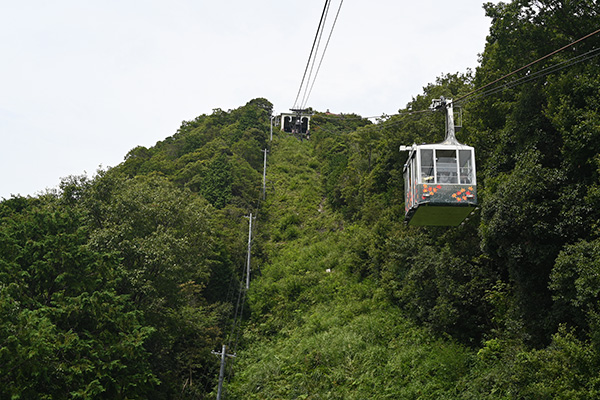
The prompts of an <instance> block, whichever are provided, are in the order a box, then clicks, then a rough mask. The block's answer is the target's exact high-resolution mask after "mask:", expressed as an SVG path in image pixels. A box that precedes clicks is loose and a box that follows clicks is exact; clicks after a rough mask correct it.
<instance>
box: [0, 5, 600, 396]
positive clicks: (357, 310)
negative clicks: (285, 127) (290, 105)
mask: <svg viewBox="0 0 600 400" xmlns="http://www.w3.org/2000/svg"><path fill="white" fill-rule="evenodd" d="M596 3H597V2H596V1H592V0H578V1H554V0H552V1H550V0H514V1H512V2H511V3H498V4H496V5H494V4H491V3H489V4H486V5H484V8H485V10H486V13H487V15H488V16H489V17H490V18H491V20H492V26H491V29H490V34H489V36H488V38H487V44H486V48H485V51H484V53H483V54H482V55H481V58H480V65H479V67H478V68H477V69H476V71H467V72H464V73H456V74H446V75H443V76H441V77H439V78H438V79H437V80H436V81H435V82H434V83H431V84H429V85H427V86H426V87H424V88H423V93H421V94H418V95H416V96H415V97H414V98H413V99H412V101H411V102H410V103H409V104H407V105H406V107H404V108H402V109H400V110H399V114H398V115H395V116H391V117H382V118H381V119H380V120H379V121H368V120H366V119H363V118H361V117H360V116H359V115H356V114H342V115H332V114H329V113H316V114H315V115H314V116H313V118H312V120H311V135H310V140H309V141H299V140H297V139H296V138H294V137H292V136H287V135H285V134H283V133H280V132H276V135H275V139H274V141H273V142H270V141H268V132H269V123H270V116H271V114H272V105H271V103H269V102H268V101H267V100H265V99H262V98H258V99H254V100H252V101H250V102H248V103H247V104H246V105H245V106H243V107H240V108H238V109H235V110H229V111H223V110H221V109H215V110H213V113H212V114H210V115H201V116H199V117H197V118H196V119H194V120H192V121H185V122H183V123H182V125H181V128H180V129H179V130H178V131H177V132H176V133H175V134H174V135H173V136H172V137H169V138H167V139H165V140H164V141H161V142H159V143H157V144H156V145H155V146H154V147H152V148H144V147H137V148H135V149H133V150H131V151H130V152H129V153H128V154H127V156H126V159H125V161H124V162H123V163H122V164H120V165H119V166H117V167H115V168H112V169H110V170H108V171H99V173H98V175H97V176H95V177H94V178H86V177H69V178H66V179H65V180H64V181H63V182H62V184H61V185H60V188H59V190H57V191H50V192H48V193H46V194H43V195H40V196H37V197H34V198H32V197H28V198H23V197H13V198H11V199H6V200H3V201H2V202H0V397H1V398H15V399H17V398H48V399H50V398H52V399H54V398H56V399H60V398H85V399H91V398H123V399H124V398H153V399H154V398H156V399H161V398H212V397H214V396H215V387H216V383H217V376H218V372H219V371H218V369H219V365H218V359H217V358H216V357H214V356H213V355H212V354H210V353H211V350H216V349H219V348H220V346H221V344H222V343H229V344H231V343H232V342H235V348H233V349H230V350H233V351H237V358H236V359H235V360H230V361H228V366H229V368H228V378H229V380H228V382H227V384H226V397H227V398H239V399H242V398H243V399H247V398H256V399H281V398H290V399H320V398H328V399H365V398H369V399H398V398H401V399H403V398H408V399H413V398H414V399H521V398H535V399H556V398H564V399H594V398H598V396H599V395H600V393H599V392H600V380H599V378H598V377H599V376H600V289H599V288H600V279H599V278H598V276H599V268H600V230H599V227H600V157H599V156H598V154H600V94H599V93H600V92H599V91H598V88H599V87H600V63H599V61H598V58H597V57H594V56H595V54H596V53H594V51H595V50H596V49H598V48H600V35H595V36H592V37H590V38H588V39H586V40H583V41H581V42H578V43H577V44H576V45H575V46H571V47H569V48H568V49H566V50H565V51H562V52H559V53H557V54H556V55H554V56H552V57H549V58H547V59H544V61H543V62H540V63H535V64H532V65H531V66H530V67H528V68H527V69H526V70H523V71H521V72H519V73H518V74H515V75H513V76H511V77H510V79H509V80H504V81H502V85H501V86H491V87H488V88H487V90H484V91H480V92H476V93H475V94H471V93H472V92H473V90H474V89H477V88H482V87H484V86H485V85H486V84H488V83H489V82H493V81H494V80H496V79H497V78H500V77H502V76H504V75H506V74H508V73H509V72H511V71H514V70H515V69H517V68H519V67H521V66H522V65H524V64H526V63H529V62H532V61H535V60H537V59H539V58H540V57H542V56H544V55H546V54H548V53H550V52H551V51H553V50H555V49H558V48H561V47H563V46H565V45H567V44H569V43H571V42H573V41H575V40H577V39H579V38H581V37H583V36H584V35H586V34H588V33H590V32H593V31H594V30H595V29H597V26H596V25H597V20H598V13H599V11H598V10H600V7H598V4H596ZM577 61H579V62H577ZM582 61H583V62H582ZM441 96H444V97H446V98H453V99H461V98H462V99H463V100H462V101H460V102H459V105H460V106H461V107H462V115H463V121H462V125H463V128H462V129H461V130H460V131H459V132H458V134H457V136H458V139H459V141H461V142H464V143H467V144H470V145H473V146H474V147H475V148H476V155H477V174H478V197H479V201H480V208H479V209H478V210H477V211H476V212H475V213H474V214H473V215H472V216H471V217H470V218H469V219H468V220H467V221H465V223H464V224H462V225H461V226H459V227H455V228H446V227H407V226H406V225H405V224H404V222H403V219H404V207H403V199H404V196H403V179H402V168H403V164H404V162H405V157H406V155H405V154H403V153H400V152H399V151H398V148H399V146H400V145H409V144H411V143H413V142H417V143H421V142H431V143H435V142H439V141H441V140H442V136H443V130H444V120H443V116H442V115H441V114H439V113H422V112H420V111H422V110H426V109H427V108H428V106H429V105H430V103H431V101H432V100H433V99H436V98H440V97H441ZM415 111H419V112H418V113H414V112H415ZM265 148H269V153H268V154H269V161H268V173H267V177H268V185H267V197H266V200H264V201H260V200H259V199H261V197H262V196H261V190H260V189H261V173H262V161H263V158H262V157H263V153H262V150H263V149H265ZM249 212H254V213H255V215H256V212H258V219H257V221H256V225H255V228H256V230H255V235H256V237H255V239H254V242H253V247H252V249H253V250H252V256H253V258H252V260H253V266H252V268H253V275H252V284H251V287H250V289H249V291H248V292H247V293H246V292H243V291H242V292H240V291H238V288H240V285H239V284H240V281H242V280H243V278H244V276H243V266H244V264H245V256H246V254H245V252H246V248H247V247H246V246H247V243H246V241H247V233H248V231H247V229H248V228H247V227H248V221H247V219H245V218H244V216H245V215H247V214H248V213H249ZM239 299H242V300H246V302H245V303H242V304H240V303H239V301H238V300H239ZM240 315H241V316H242V317H243V326H242V327H243V332H242V333H241V335H240V336H239V337H238V333H236V332H234V329H232V328H234V327H235V326H233V325H232V324H233V323H234V322H235V323H236V324H238V323H239V321H240V320H239V318H238V317H239V316H240ZM236 326H238V327H239V325H236ZM232 334H233V336H235V337H233V338H232V336H231V335H232ZM238 344H239V346H238Z"/></svg>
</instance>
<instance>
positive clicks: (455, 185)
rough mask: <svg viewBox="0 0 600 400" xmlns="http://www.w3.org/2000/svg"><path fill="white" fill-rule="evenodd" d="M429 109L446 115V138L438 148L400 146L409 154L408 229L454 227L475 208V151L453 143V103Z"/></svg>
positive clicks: (437, 103)
mask: <svg viewBox="0 0 600 400" xmlns="http://www.w3.org/2000/svg"><path fill="white" fill-rule="evenodd" d="M431 109H432V110H441V109H443V110H445V111H446V138H445V140H444V141H443V142H441V143H437V144H420V145H418V144H413V145H412V146H400V151H408V152H409V154H408V158H407V161H406V164H405V165H404V194H405V196H404V199H405V207H404V208H405V212H406V214H405V218H404V219H405V222H407V223H408V225H418V226H426V225H436V226H457V225H459V224H460V223H461V222H462V221H464V219H465V218H466V217H468V216H469V214H470V213H471V212H473V210H474V209H475V207H477V180H476V176H475V150H474V148H473V147H471V146H467V145H464V144H461V143H459V142H458V141H457V140H456V136H455V129H454V128H455V127H454V111H453V106H452V100H449V99H444V98H443V97H442V98H441V99H438V100H434V101H433V103H432V105H431Z"/></svg>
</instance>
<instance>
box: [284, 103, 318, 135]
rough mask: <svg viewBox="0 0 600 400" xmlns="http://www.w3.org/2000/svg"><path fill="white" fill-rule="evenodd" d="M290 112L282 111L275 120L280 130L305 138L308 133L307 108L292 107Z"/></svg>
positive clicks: (308, 119) (308, 116) (308, 114)
mask: <svg viewBox="0 0 600 400" xmlns="http://www.w3.org/2000/svg"><path fill="white" fill-rule="evenodd" d="M290 111H293V112H292V113H282V114H281V115H279V116H278V119H277V122H278V124H279V126H280V128H281V130H282V131H284V132H287V133H291V134H294V135H296V136H298V137H300V139H303V138H307V137H308V135H309V134H310V117H311V116H312V114H310V113H309V112H308V111H307V110H296V109H292V110H290Z"/></svg>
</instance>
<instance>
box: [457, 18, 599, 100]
mask: <svg viewBox="0 0 600 400" xmlns="http://www.w3.org/2000/svg"><path fill="white" fill-rule="evenodd" d="M598 33H600V29H598V30H596V31H594V32H592V33H589V34H587V35H585V36H583V37H581V38H579V39H577V40H575V41H573V42H571V43H569V44H567V45H565V46H563V47H561V48H560V49H557V50H554V51H552V52H550V53H548V54H546V55H545V56H543V57H540V58H538V59H537V60H534V61H532V62H530V63H529V64H526V65H524V66H522V67H521V68H517V69H515V70H514V71H512V72H509V73H508V74H506V75H504V76H501V77H500V78H498V79H496V80H494V81H492V82H490V83H488V84H486V85H483V86H481V87H479V88H477V89H475V90H473V91H471V92H469V93H467V94H465V95H464V96H461V97H459V98H458V99H455V100H454V102H455V103H456V102H459V101H461V100H464V99H466V98H468V97H470V96H472V95H474V94H475V93H477V92H480V91H482V90H484V89H485V88H487V87H490V86H492V85H494V84H496V83H498V82H501V81H503V80H505V79H506V78H508V77H511V76H513V75H515V74H517V73H519V72H521V71H523V70H524V69H526V68H529V67H531V66H533V65H535V64H537V63H539V62H541V61H543V60H545V59H547V58H550V57H552V56H553V55H555V54H558V53H560V52H561V51H563V50H566V49H568V48H569V47H572V46H574V45H576V44H577V43H579V42H581V41H583V40H585V39H588V38H590V37H592V36H594V35H596V34H598Z"/></svg>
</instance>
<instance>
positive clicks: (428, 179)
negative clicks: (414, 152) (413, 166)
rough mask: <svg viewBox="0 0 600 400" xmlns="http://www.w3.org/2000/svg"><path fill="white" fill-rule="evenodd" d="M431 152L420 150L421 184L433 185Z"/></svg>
mask: <svg viewBox="0 0 600 400" xmlns="http://www.w3.org/2000/svg"><path fill="white" fill-rule="evenodd" d="M433 171H434V169H433V150H431V149H421V182H422V183H434V182H433V177H434V172H433Z"/></svg>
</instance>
